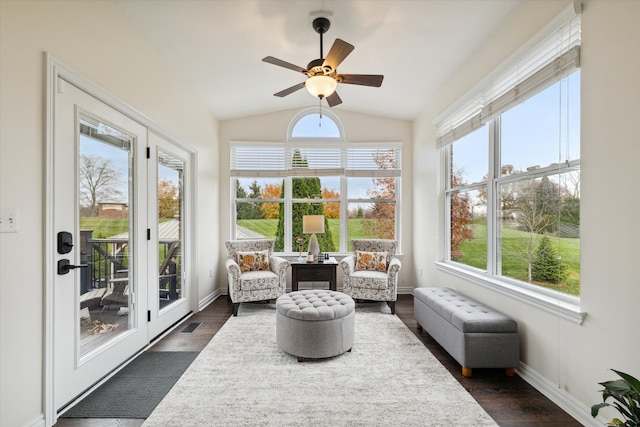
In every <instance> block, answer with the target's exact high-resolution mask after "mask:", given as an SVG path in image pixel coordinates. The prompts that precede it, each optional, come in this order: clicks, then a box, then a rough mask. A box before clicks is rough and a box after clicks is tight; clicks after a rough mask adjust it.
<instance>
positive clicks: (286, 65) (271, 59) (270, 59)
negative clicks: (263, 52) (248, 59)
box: [262, 56, 307, 74]
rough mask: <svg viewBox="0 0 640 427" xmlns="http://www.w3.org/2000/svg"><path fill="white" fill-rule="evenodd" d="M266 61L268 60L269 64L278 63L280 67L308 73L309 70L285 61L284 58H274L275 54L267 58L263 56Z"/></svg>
mask: <svg viewBox="0 0 640 427" xmlns="http://www.w3.org/2000/svg"><path fill="white" fill-rule="evenodd" d="M262 60H263V61H264V62H268V63H269V64H273V65H277V66H279V67H284V68H288V69H290V70H293V71H297V72H299V73H303V74H306V72H307V70H305V69H304V68H302V67H299V66H297V65H294V64H291V63H289V62H287V61H283V60H282V59H278V58H274V57H273V56H267V57H266V58H262Z"/></svg>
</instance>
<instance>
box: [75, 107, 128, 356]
mask: <svg viewBox="0 0 640 427" xmlns="http://www.w3.org/2000/svg"><path fill="white" fill-rule="evenodd" d="M132 142H133V139H132V137H130V136H128V135H126V134H124V133H122V132H121V131H119V130H117V129H115V128H113V127H111V126H109V125H106V124H104V123H101V122H100V121H98V120H96V119H94V118H90V117H88V116H81V118H80V129H79V157H78V160H79V161H78V180H79V182H78V192H79V194H78V200H79V205H78V206H79V212H78V218H80V234H79V236H80V262H81V263H82V264H87V265H88V267H87V268H81V269H80V286H79V310H80V311H79V342H80V357H81V358H82V357H83V356H85V355H87V354H89V353H90V352H92V351H93V350H95V349H97V348H98V347H101V346H103V345H105V344H107V343H108V342H109V341H110V340H113V339H114V338H115V337H117V336H118V335H120V334H122V333H124V332H126V331H127V330H129V329H132V328H133V327H134V325H133V319H134V318H135V317H134V316H133V312H132V309H133V304H132V303H133V298H132V296H133V290H134V289H135V287H134V283H133V274H132V269H133V260H132V259H131V257H130V254H132V253H133V250H132V249H133V248H132V243H133V240H132V239H131V237H130V236H131V235H132V231H133V230H132V225H131V224H132V223H131V218H132V217H133V203H132V201H133V199H132V196H133V191H132V188H133V152H132Z"/></svg>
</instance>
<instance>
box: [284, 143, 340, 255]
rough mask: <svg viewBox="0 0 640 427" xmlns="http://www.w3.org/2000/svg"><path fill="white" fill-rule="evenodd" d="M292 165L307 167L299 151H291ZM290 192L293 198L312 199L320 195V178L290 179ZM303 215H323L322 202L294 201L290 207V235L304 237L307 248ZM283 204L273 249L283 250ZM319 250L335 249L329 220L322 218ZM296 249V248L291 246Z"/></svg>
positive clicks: (307, 239) (328, 250)
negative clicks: (303, 230) (322, 227)
mask: <svg viewBox="0 0 640 427" xmlns="http://www.w3.org/2000/svg"><path fill="white" fill-rule="evenodd" d="M293 165H294V167H295V168H301V169H308V168H309V165H308V163H307V160H306V159H305V158H304V157H302V155H301V153H300V151H298V150H295V151H294V153H293ZM281 188H282V193H281V194H280V197H281V198H284V192H285V184H284V182H283V183H282V187H281ZM291 193H292V197H293V198H294V199H313V198H319V197H322V188H321V184H320V178H293V179H292V180H291ZM304 215H324V204H323V203H294V204H293V206H292V208H291V221H292V222H291V224H292V236H293V237H294V238H295V237H298V236H299V237H303V238H304V239H305V245H304V248H305V249H306V248H308V245H309V243H308V242H309V238H310V235H307V234H303V232H302V217H303V216H304ZM284 216H285V215H284V206H283V204H280V215H278V227H277V229H276V240H275V245H274V246H275V247H274V250H275V251H283V250H284ZM316 236H317V237H318V244H319V245H320V250H321V251H323V252H330V251H335V250H336V249H335V244H334V243H333V238H332V236H331V230H330V229H329V221H328V219H327V217H326V216H325V218H324V233H322V234H317V235H316ZM293 249H294V250H297V248H295V247H294V248H293Z"/></svg>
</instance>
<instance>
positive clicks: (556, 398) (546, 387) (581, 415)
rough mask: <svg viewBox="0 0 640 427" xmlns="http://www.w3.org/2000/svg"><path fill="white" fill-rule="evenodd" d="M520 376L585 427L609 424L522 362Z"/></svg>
mask: <svg viewBox="0 0 640 427" xmlns="http://www.w3.org/2000/svg"><path fill="white" fill-rule="evenodd" d="M518 375H520V377H522V379H523V380H525V381H526V382H527V383H529V384H530V385H531V386H532V387H533V388H535V389H536V390H538V391H539V392H540V393H542V394H543V395H545V396H546V397H547V398H549V399H550V400H551V401H552V402H553V403H555V404H556V405H558V406H559V407H560V408H562V410H564V411H565V412H566V413H568V414H569V415H571V416H572V417H573V418H575V419H576V420H577V421H578V422H580V423H582V424H583V425H585V426H592V427H601V426H603V425H606V424H607V421H605V420H604V419H601V418H600V417H597V418H593V417H592V416H591V407H587V406H585V405H584V404H583V403H582V402H580V401H579V400H577V399H576V398H575V397H573V396H571V395H570V394H569V393H567V392H566V391H565V390H563V389H562V388H560V387H558V385H557V384H554V383H552V382H551V381H549V380H548V379H547V378H545V377H543V376H542V375H540V374H539V373H538V372H536V371H534V370H533V369H531V368H529V367H528V366H527V365H525V364H524V363H522V362H520V367H519V368H518Z"/></svg>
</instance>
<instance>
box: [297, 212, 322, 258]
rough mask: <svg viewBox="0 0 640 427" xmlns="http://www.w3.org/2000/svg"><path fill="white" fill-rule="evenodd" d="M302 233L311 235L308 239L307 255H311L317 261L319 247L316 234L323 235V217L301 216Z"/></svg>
mask: <svg viewBox="0 0 640 427" xmlns="http://www.w3.org/2000/svg"><path fill="white" fill-rule="evenodd" d="M302 232H303V233H305V234H311V238H310V239H309V253H310V254H312V255H313V259H314V260H317V259H318V255H320V246H319V245H318V238H317V237H316V233H324V215H303V217H302Z"/></svg>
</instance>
